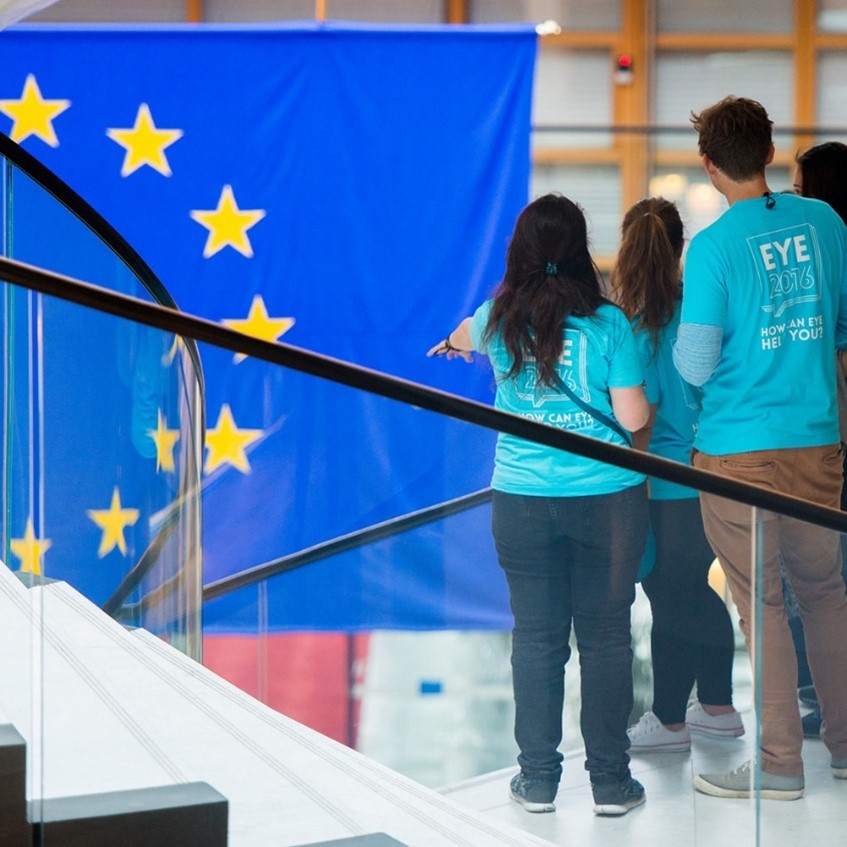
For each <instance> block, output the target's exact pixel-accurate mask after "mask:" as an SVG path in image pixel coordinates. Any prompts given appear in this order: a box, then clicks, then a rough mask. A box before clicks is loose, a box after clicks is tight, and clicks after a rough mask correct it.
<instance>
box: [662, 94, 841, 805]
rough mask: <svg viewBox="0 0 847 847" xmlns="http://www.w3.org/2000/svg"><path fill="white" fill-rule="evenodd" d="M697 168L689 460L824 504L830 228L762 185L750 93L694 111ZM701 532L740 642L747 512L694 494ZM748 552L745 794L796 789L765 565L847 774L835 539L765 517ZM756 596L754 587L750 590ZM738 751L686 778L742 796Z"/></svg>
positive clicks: (681, 346)
mask: <svg viewBox="0 0 847 847" xmlns="http://www.w3.org/2000/svg"><path fill="white" fill-rule="evenodd" d="M693 123H694V127H695V129H696V130H697V132H698V134H699V148H700V153H701V156H702V158H703V165H704V168H705V170H706V173H707V174H708V175H709V178H710V180H711V182H712V184H713V185H714V187H715V188H716V189H717V190H718V191H719V192H720V193H721V194H723V195H724V196H725V197H726V199H727V201H728V202H729V205H730V208H729V210H728V211H727V212H725V213H724V215H723V216H722V217H721V218H720V219H719V220H718V221H717V222H716V223H714V224H713V225H712V226H710V227H709V228H708V229H706V230H704V231H703V232H702V233H699V234H698V235H697V236H696V237H695V238H694V240H693V241H692V243H691V247H690V249H689V252H688V256H687V258H686V265H685V275H684V286H683V306H682V323H681V324H680V330H679V335H678V339H677V346H676V348H675V350H674V362H675V363H676V365H677V368H678V369H679V371H680V373H681V374H682V376H683V377H684V378H685V379H687V380H688V381H689V382H691V383H693V384H695V385H700V386H702V388H703V400H702V411H701V415H700V425H699V429H698V433H697V438H696V439H695V442H694V451H693V457H692V463H693V464H694V466H695V467H697V468H700V469H702V470H706V471H710V472H712V473H717V474H720V475H721V476H724V477H730V478H734V479H738V480H741V481H743V482H747V483H750V484H754V485H758V486H761V487H764V488H769V489H771V490H775V491H781V492H784V493H787V494H791V495H793V496H796V497H800V498H804V499H807V500H810V501H813V502H817V503H820V504H821V505H824V506H829V507H832V508H837V506H838V504H839V502H840V494H841V482H842V477H841V445H840V442H839V439H838V420H837V412H836V402H835V356H834V353H835V348H836V345H837V346H840V347H843V346H847V333H845V331H844V329H845V323H844V318H845V316H847V311H845V308H844V305H842V304H843V303H844V293H845V292H847V261H845V250H844V232H843V230H844V225H843V223H842V222H841V220H840V218H839V217H838V215H836V214H835V212H833V211H832V210H831V209H830V208H828V207H827V206H826V205H825V204H823V203H817V202H815V201H812V200H806V199H803V198H798V197H793V196H788V195H786V196H782V195H778V194H773V193H772V192H771V191H770V189H769V188H768V185H767V181H766V179H765V167H766V166H767V165H768V164H770V162H771V161H772V159H773V153H774V149H773V144H772V141H771V121H770V119H769V118H768V116H767V112H766V111H765V109H764V108H763V107H762V105H761V104H759V103H756V102H755V101H753V100H747V99H744V98H736V97H728V98H726V99H725V100H722V101H721V102H719V103H716V104H715V105H714V106H711V107H709V108H708V109H705V110H704V111H703V112H702V113H701V114H699V115H694V116H693ZM700 502H701V511H702V514H703V524H704V527H705V529H706V535H707V537H708V539H709V543H710V545H711V547H712V549H713V550H714V552H715V555H717V556H718V558H719V559H720V563H721V566H722V567H723V570H724V572H725V574H726V577H727V581H728V583H729V585H730V589H731V591H732V596H733V599H734V600H735V604H736V606H737V607H738V612H739V618H740V623H741V627H742V630H743V631H744V634H745V636H746V638H747V644H748V648H749V647H750V644H751V632H750V621H751V619H752V617H753V615H754V610H753V607H752V599H751V598H752V597H753V595H754V593H755V592H754V588H753V586H754V581H753V567H752V566H753V562H752V561H751V555H750V551H751V549H752V542H753V538H752V528H751V527H752V524H753V521H752V515H751V510H750V508H749V507H747V506H745V505H743V504H740V503H736V502H734V501H731V500H726V499H723V498H721V497H717V496H715V495H711V494H702V493H701V496H700ZM756 541H757V544H758V545H759V549H760V550H761V557H760V559H761V560H760V562H759V563H757V564H758V566H759V567H760V568H761V571H762V582H761V585H762V588H761V613H760V614H761V640H760V642H759V644H760V648H761V680H762V681H761V689H762V694H761V698H762V710H761V721H762V736H761V748H760V751H759V757H760V762H759V763H760V765H761V775H760V784H759V791H760V796H761V797H763V798H765V799H777V800H793V799H796V798H798V797H801V796H802V795H803V792H804V786H805V783H804V778H803V759H802V756H801V749H802V743H803V731H802V724H801V722H800V712H799V707H798V703H797V698H796V682H797V662H796V655H795V652H794V647H793V643H792V639H791V634H790V631H789V628H788V624H787V621H786V615H785V609H784V606H783V597H782V583H781V578H780V563H782V565H783V566H784V567H785V570H786V572H787V573H788V575H789V577H790V579H791V581H792V584H794V586H795V589H796V591H797V597H798V600H799V602H800V607H801V609H803V614H804V620H805V621H806V622H807V623H808V624H809V627H808V637H807V648H808V657H809V664H810V666H811V668H812V675H813V678H814V680H815V684H816V685H817V686H818V688H819V690H818V694H819V697H820V702H821V710H822V715H823V720H824V725H825V727H826V729H825V731H824V733H823V735H822V737H823V739H824V742H825V743H826V746H827V748H828V749H829V752H830V754H831V756H832V760H831V766H832V773H833V776H836V777H838V778H847V679H845V675H844V673H843V668H844V666H845V663H847V598H845V595H844V587H843V583H842V581H841V573H840V555H839V538H838V536H837V534H835V533H833V532H829V531H827V530H822V529H820V528H818V527H815V526H813V525H810V524H806V523H804V522H801V521H798V520H795V519H792V518H785V517H783V516H780V515H776V514H772V513H764V514H763V515H762V521H761V532H760V535H759V536H758V537H757V539H756ZM756 591H758V588H757V589H756ZM752 776H753V768H752V767H751V763H750V762H747V763H745V764H744V765H742V766H741V767H739V768H737V769H735V770H733V771H730V772H729V773H724V774H719V773H716V774H700V775H699V776H698V777H696V778H695V781H694V785H695V787H696V788H697V789H698V790H699V791H702V792H704V793H707V794H712V795H714V796H717V797H748V796H751V794H752V793H753V791H754V787H753V779H752Z"/></svg>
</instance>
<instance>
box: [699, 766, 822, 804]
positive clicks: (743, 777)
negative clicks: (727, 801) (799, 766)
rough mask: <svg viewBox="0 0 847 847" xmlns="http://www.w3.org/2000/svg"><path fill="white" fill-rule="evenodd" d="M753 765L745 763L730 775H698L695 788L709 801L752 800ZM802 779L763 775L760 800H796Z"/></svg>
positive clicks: (801, 794)
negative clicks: (717, 798) (706, 796)
mask: <svg viewBox="0 0 847 847" xmlns="http://www.w3.org/2000/svg"><path fill="white" fill-rule="evenodd" d="M754 767H755V763H754V762H752V761H750V762H745V763H744V764H743V765H739V766H738V767H737V768H736V769H735V770H732V771H729V773H701V774H700V775H699V776H695V777H694V787H695V788H696V789H697V790H698V791H700V792H702V793H703V794H711V796H712V797H752V796H754V795H755V793H756V791H755V787H754V783H755V774H754V770H753V769H754ZM805 786H806V783H805V780H804V779H803V777H802V776H780V775H777V774H773V773H768V772H767V771H762V772H761V774H760V777H759V796H760V797H761V798H762V799H763V800H797V799H799V798H800V797H802V796H803V792H804V790H805Z"/></svg>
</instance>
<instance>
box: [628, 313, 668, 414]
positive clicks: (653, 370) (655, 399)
mask: <svg viewBox="0 0 847 847" xmlns="http://www.w3.org/2000/svg"><path fill="white" fill-rule="evenodd" d="M635 349H636V351H637V353H638V361H639V362H640V363H641V371H642V373H643V374H644V393H645V394H646V395H647V401H648V402H649V403H655V404H658V403H659V401H660V400H661V399H662V389H661V385H660V383H659V368H658V362H657V357H656V355H655V349H656V348H655V346H654V344H653V333H652V332H650V331H649V330H644V329H643V330H640V331H639V330H636V331H635Z"/></svg>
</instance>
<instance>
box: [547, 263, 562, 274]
mask: <svg viewBox="0 0 847 847" xmlns="http://www.w3.org/2000/svg"><path fill="white" fill-rule="evenodd" d="M545 273H546V274H547V276H556V274H558V273H559V266H558V265H557V264H556V263H555V262H547V268H546V269H545Z"/></svg>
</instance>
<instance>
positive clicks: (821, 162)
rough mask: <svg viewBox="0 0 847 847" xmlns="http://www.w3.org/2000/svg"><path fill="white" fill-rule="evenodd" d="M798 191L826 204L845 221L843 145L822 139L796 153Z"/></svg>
mask: <svg viewBox="0 0 847 847" xmlns="http://www.w3.org/2000/svg"><path fill="white" fill-rule="evenodd" d="M796 162H797V164H798V165H799V166H800V176H801V179H802V181H803V184H802V186H801V189H800V193H801V194H802V195H803V196H804V197H814V198H815V199H817V200H823V201H824V202H825V203H829V205H830V206H832V208H833V209H835V211H836V212H838V214H839V215H841V220H843V221H844V223H847V144H842V143H841V142H840V141H824V142H823V143H822V144H816V145H815V146H814V147H810V148H809V149H808V150H806V151H805V152H803V153H798V154H797V156H796Z"/></svg>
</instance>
